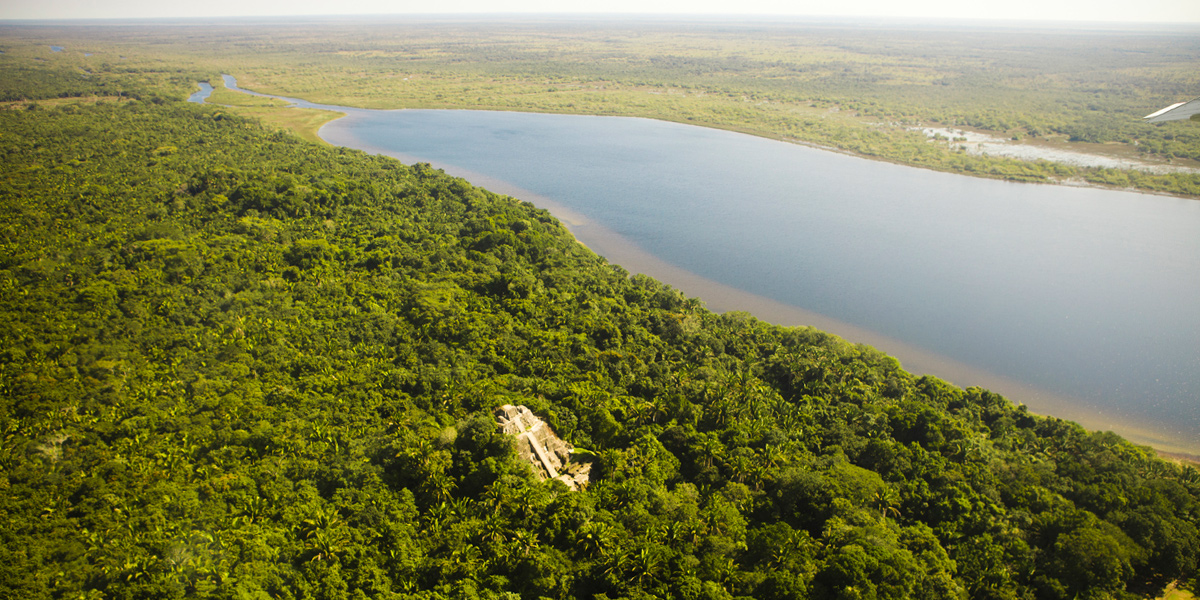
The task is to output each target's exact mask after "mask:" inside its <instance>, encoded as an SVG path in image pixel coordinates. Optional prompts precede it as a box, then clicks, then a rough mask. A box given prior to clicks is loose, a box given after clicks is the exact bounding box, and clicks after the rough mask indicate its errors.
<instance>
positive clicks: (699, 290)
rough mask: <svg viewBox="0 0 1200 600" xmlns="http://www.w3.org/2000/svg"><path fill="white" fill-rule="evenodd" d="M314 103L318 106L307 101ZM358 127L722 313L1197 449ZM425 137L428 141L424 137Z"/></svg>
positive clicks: (1132, 434)
mask: <svg viewBox="0 0 1200 600" xmlns="http://www.w3.org/2000/svg"><path fill="white" fill-rule="evenodd" d="M234 87H236V84H234ZM306 106H311V105H308V104H307V103H306ZM350 112H351V113H352V114H354V115H355V116H354V117H353V118H360V117H361V118H366V115H367V114H368V113H367V111H363V112H358V111H354V110H351V111H350ZM351 124H352V123H347V122H345V121H342V122H339V123H338V126H337V127H333V128H326V129H324V130H323V131H322V137H324V138H325V139H326V141H328V142H329V143H332V144H334V145H340V146H348V147H354V148H358V149H362V150H366V151H369V152H374V153H381V154H388V155H391V156H393V157H395V158H398V159H400V160H402V161H404V162H417V161H421V162H434V164H435V166H437V167H440V168H444V169H445V170H447V172H449V173H451V174H454V175H457V176H461V177H464V178H466V179H468V180H470V181H472V182H473V183H475V184H477V185H480V186H482V187H485V188H487V189H490V190H492V191H496V192H500V193H505V194H508V195H511V196H514V197H518V198H521V199H524V200H528V201H531V202H533V203H534V204H536V205H538V206H540V207H543V208H547V209H549V210H550V211H551V212H552V213H553V214H554V215H555V216H556V217H558V218H559V219H560V220H562V221H563V222H564V223H566V224H567V225H568V227H569V228H570V229H571V231H572V232H573V233H574V234H575V236H576V238H577V239H578V240H579V241H580V242H581V243H584V244H585V245H587V246H588V247H589V248H591V249H592V250H594V251H595V252H597V253H598V254H600V255H602V256H605V257H606V258H607V259H608V260H610V261H611V262H612V263H614V264H619V265H621V266H622V267H624V268H625V269H626V270H628V271H630V272H634V273H638V272H640V273H646V274H647V275H650V276H652V277H654V278H656V279H659V280H661V281H664V282H666V283H669V284H671V285H673V286H675V287H677V288H678V289H681V290H682V291H684V292H685V293H686V294H687V295H689V296H693V297H699V298H701V299H702V300H704V301H705V302H706V303H707V304H708V306H709V308H711V309H713V310H715V311H717V312H725V311H730V310H735V311H738V310H740V311H745V312H749V313H751V314H754V315H755V316H757V317H759V318H761V319H763V320H764V321H768V322H772V323H777V324H781V325H789V326H790V325H804V326H813V327H816V328H818V329H821V330H824V331H828V332H831V333H834V334H836V335H839V336H841V337H843V338H844V339H848V340H853V341H854V342H856V343H862V344H866V345H870V346H873V347H875V348H878V349H880V350H882V351H883V352H886V353H888V354H890V355H893V356H896V357H897V358H899V360H900V361H901V362H902V363H903V365H904V366H905V367H906V368H907V369H908V370H909V371H911V372H914V373H918V374H921V373H929V374H933V375H936V376H938V377H941V378H943V379H946V380H948V381H951V382H953V383H955V384H958V385H961V386H963V387H967V386H979V387H984V388H987V389H991V390H993V391H996V392H998V393H1001V394H1004V395H1005V396H1007V397H1008V398H1010V399H1011V400H1012V401H1014V402H1017V403H1023V404H1026V405H1028V406H1029V407H1030V409H1031V410H1032V411H1033V412H1036V413H1039V414H1053V415H1056V416H1058V417H1061V418H1066V419H1069V420H1073V421H1076V422H1080V423H1082V424H1084V425H1085V426H1086V427H1088V428H1089V429H1096V430H1115V431H1118V432H1119V433H1121V434H1122V435H1124V436H1125V437H1127V438H1129V439H1131V440H1133V441H1135V442H1137V443H1140V444H1145V445H1149V446H1152V447H1155V448H1158V449H1160V450H1162V451H1166V452H1176V453H1184V454H1192V453H1195V452H1196V449H1194V448H1192V447H1190V446H1188V445H1187V444H1186V443H1181V442H1180V441H1178V440H1173V439H1171V438H1170V436H1163V435H1162V434H1161V428H1160V427H1157V426H1156V425H1155V424H1154V423H1151V422H1142V421H1140V420H1139V419H1138V418H1136V417H1132V416H1131V415H1129V414H1122V413H1121V411H1097V410H1095V409H1094V408H1085V405H1086V404H1087V403H1084V402H1080V401H1079V400H1078V399H1076V398H1070V397H1067V396H1063V395H1061V394H1053V393H1048V392H1046V391H1044V390H1040V389H1036V388H1035V387H1033V386H1029V385H1024V384H1021V383H1019V382H1017V381H1015V380H1012V379H1009V378H1005V377H999V376H996V375H994V374H991V373H988V372H987V371H986V370H984V369H979V368H977V367H970V366H968V365H966V364H964V363H961V362H959V361H955V360H952V359H948V358H946V357H944V356H939V355H937V354H935V353H931V352H927V351H923V350H921V349H919V348H917V347H915V346H912V345H910V344H904V343H901V342H898V341H897V340H895V339H889V338H887V337H886V336H880V335H878V334H875V333H873V332H870V331H868V330H866V329H863V328H859V327H854V326H850V325H848V324H846V323H844V322H840V321H837V320H835V319H829V318H827V317H824V316H822V315H818V314H815V313H813V312H811V311H804V310H801V309H797V308H796V307H794V306H788V305H785V304H782V303H779V302H774V301H771V300H769V299H767V298H764V297H762V296H756V295H754V294H750V293H747V292H744V291H742V290H737V289H735V288H733V287H731V286H727V285H723V284H720V283H717V282H715V281H712V280H710V279H706V278H704V277H700V276H697V275H695V274H694V273H692V272H690V271H688V270H686V269H683V268H680V267H678V266H676V265H673V264H670V263H668V262H667V261H665V260H662V259H659V258H657V257H655V256H653V255H651V254H650V253H648V252H645V251H643V250H642V249H641V248H639V247H638V246H637V245H636V244H635V243H633V242H632V241H630V240H628V239H624V238H622V237H621V236H619V235H616V234H615V233H614V232H612V231H611V230H608V229H607V228H605V227H602V226H600V225H599V224H597V223H594V222H589V220H588V219H586V218H584V217H582V216H581V215H579V214H578V213H573V212H570V211H566V210H564V207H562V206H561V205H559V204H557V203H555V202H553V201H551V200H550V199H548V198H545V197H541V196H537V195H536V194H532V193H530V192H528V190H523V189H520V188H517V187H515V186H513V185H512V184H510V183H508V182H505V181H499V180H496V179H494V178H488V177H483V176H480V175H479V174H478V173H473V172H470V171H467V170H464V169H462V168H459V167H457V166H456V165H451V164H438V163H437V162H436V161H430V160H428V159H427V158H426V157H419V156H406V155H402V154H397V153H395V152H392V151H389V150H387V149H386V148H379V147H375V146H372V145H371V144H369V143H366V142H364V141H363V140H362V139H358V138H356V137H355V136H354V135H353V134H350V133H349V131H351V129H352V128H351V127H350V125H351ZM417 135H418V136H420V135H421V134H417Z"/></svg>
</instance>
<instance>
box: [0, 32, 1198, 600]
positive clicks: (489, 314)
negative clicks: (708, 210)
mask: <svg viewBox="0 0 1200 600" xmlns="http://www.w3.org/2000/svg"><path fill="white" fill-rule="evenodd" d="M12 58H13V57H11V56H8V55H7V51H6V54H5V55H0V81H3V82H4V85H5V86H7V87H8V89H10V90H12V89H24V90H26V91H25V92H23V93H22V97H23V98H24V99H26V100H38V99H47V98H57V97H59V96H60V95H61V94H60V92H59V90H62V89H66V88H67V87H70V86H68V85H67V84H63V83H61V82H60V81H59V76H58V75H54V74H47V72H46V71H44V70H41V69H38V68H35V69H27V70H24V71H21V70H19V69H18V68H17V67H14V66H13V65H14V64H20V63H18V61H15V60H10V59H12ZM46 62H47V63H51V62H52V61H46ZM21 68H24V67H21ZM129 70H130V72H129V73H125V74H112V75H110V76H106V77H105V78H103V79H102V78H99V77H97V78H93V79H85V80H83V81H84V82H83V83H81V84H78V86H79V87H78V89H77V91H79V92H80V93H79V94H77V95H78V96H87V95H91V94H95V93H96V92H95V90H96V89H99V87H100V85H101V84H103V88H104V89H105V90H108V91H109V93H107V94H104V96H105V98H107V99H105V98H101V99H98V100H97V101H94V102H92V101H89V102H66V103H63V102H29V101H21V102H14V103H11V104H9V105H7V107H6V109H5V110H0V157H2V163H0V164H2V165H3V166H2V167H0V244H3V249H2V251H0V428H2V429H0V596H3V597H13V598H28V599H31V600H33V599H40V598H131V599H132V598H173V597H212V598H229V599H244V598H364V597H381V598H428V599H434V598H454V599H458V598H463V599H468V598H491V599H514V598H557V599H561V598H598V599H604V598H611V599H616V598H649V597H657V598H679V599H700V598H706V599H707V598H712V599H729V598H734V597H744V598H758V599H776V598H778V599H784V598H817V599H834V598H839V599H840V598H845V599H851V598H861V599H876V598H897V599H899V598H928V599H945V598H995V599H1025V598H1029V599H1032V598H1049V599H1064V600H1065V599H1072V598H1091V599H1102V598H1139V597H1142V596H1143V594H1150V595H1153V594H1155V593H1157V592H1159V591H1161V590H1162V589H1163V587H1164V586H1166V585H1167V584H1168V583H1169V582H1171V581H1179V582H1180V583H1181V584H1182V585H1183V586H1184V587H1189V586H1190V587H1191V588H1192V589H1195V586H1196V585H1197V584H1200V581H1197V575H1198V561H1200V472H1198V471H1197V470H1195V469H1194V468H1191V467H1182V466H1179V465H1176V464H1172V463H1168V462H1165V461H1162V460H1160V459H1158V458H1156V456H1155V454H1154V452H1153V451H1152V450H1151V449H1149V448H1144V447H1137V446H1134V445H1132V444H1129V443H1128V442H1126V441H1124V440H1122V439H1121V438H1119V437H1118V436H1116V435H1114V434H1111V433H1097V432H1089V431H1085V430H1083V429H1082V428H1081V427H1079V426H1077V425H1075V424H1072V423H1069V422H1065V421H1062V420H1059V419H1055V418H1052V417H1044V416H1037V415H1033V414H1030V413H1028V412H1027V411H1026V410H1025V409H1024V407H1021V406H1016V405H1013V404H1012V403H1010V402H1009V401H1007V400H1005V399H1004V398H1002V397H999V396H997V395H996V394H993V393H990V392H988V391H986V390H982V389H978V388H968V389H965V390H964V389H959V388H956V387H953V386H951V385H949V384H947V383H945V382H943V381H940V380H938V379H936V378H932V377H919V378H918V377H914V376H912V375H910V374H908V373H907V372H905V371H904V370H903V369H902V368H901V367H900V365H899V364H898V363H897V362H896V361H895V360H894V359H892V358H889V357H887V356H884V355H882V354H881V353H879V352H877V351H875V350H873V349H871V348H869V347H865V346H861V345H854V344H850V343H847V342H845V341H843V340H840V339H838V338H835V337H833V336H830V335H827V334H824V333H822V332H820V331H816V330H813V329H809V328H783V327H778V326H773V325H769V324H766V323H763V322H760V321H757V320H755V319H754V318H752V317H750V316H748V315H745V314H738V313H728V314H723V315H718V314H714V313H712V312H710V311H707V310H706V309H705V308H704V307H703V306H702V305H701V304H700V303H699V302H698V301H696V300H694V299H690V298H686V297H683V296H682V295H681V294H679V293H678V292H677V291H675V290H672V289H671V288H669V287H667V286H664V285H662V284H660V283H658V282H656V281H654V280H652V279H649V278H646V277H644V276H634V277H631V276H629V274H628V273H626V272H624V271H623V270H622V269H620V268H619V267H616V266H613V265H610V264H608V263H607V262H606V261H605V260H604V259H602V258H600V257H598V256H596V255H595V254H593V253H592V252H590V251H589V250H587V249H586V248H584V247H582V246H581V245H579V244H577V243H575V241H574V240H573V238H572V237H571V235H570V233H569V232H568V231H567V230H566V229H564V228H563V227H562V226H561V225H560V224H559V223H558V222H557V221H555V220H554V219H553V218H552V217H551V216H550V215H549V214H548V213H547V212H546V211H544V210H540V209H537V208H535V207H533V206H531V205H529V204H527V203H524V202H521V201H519V200H516V199H513V198H510V197H506V196H500V195H496V194H493V193H490V192H487V191H485V190H482V189H478V188H475V187H472V186H471V185H469V184H468V183H466V182H465V181H463V180H460V179H455V178H452V177H449V176H447V175H445V174H444V173H442V172H440V171H437V170H434V169H431V168H429V167H428V166H427V165H420V164H418V165H413V166H405V165H403V164H400V163H398V162H396V161H394V160H391V159H386V158H381V157H372V156H368V155H366V154H363V153H360V152H357V151H349V150H345V149H337V148H329V147H326V146H321V145H318V144H314V143H310V142H306V141H303V140H301V139H299V138H297V137H295V136H292V135H289V134H286V133H283V132H279V131H273V130H271V129H269V128H267V127H265V126H263V125H261V124H259V123H258V122H255V121H252V120H248V119H246V118H243V117H239V116H236V115H233V114H230V112H229V111H228V110H227V109H222V108H218V107H207V106H198V105H191V104H186V103H183V102H181V101H179V100H178V99H174V98H175V96H174V94H175V92H176V91H178V90H180V89H182V88H184V87H187V86H185V85H184V81H183V79H185V78H186V77H187V75H188V74H187V73H186V72H176V71H172V70H164V69H158V68H156V67H154V66H153V65H143V66H139V67H136V68H134V67H130V69H129ZM22 82H24V83H22ZM71 85H72V86H74V85H76V84H75V83H71ZM89 86H90V87H89ZM72 89H76V88H72ZM502 404H523V405H526V406H528V407H530V408H531V409H532V410H533V411H535V412H536V413H537V414H538V415H539V416H541V417H543V418H545V419H546V420H547V421H548V422H549V423H550V424H551V425H552V426H553V427H554V429H555V430H556V431H557V432H558V433H559V434H560V435H562V436H563V437H564V438H565V439H567V440H568V441H570V442H572V443H573V444H575V445H577V446H580V447H584V448H587V449H589V450H592V451H593V452H594V455H595V456H594V459H593V460H594V463H593V468H592V478H591V484H590V486H589V487H588V488H587V489H586V490H584V491H581V492H569V491H567V490H566V488H565V487H563V486H562V485H561V484H559V483H555V482H542V481H539V480H538V479H537V478H536V477H534V475H533V474H532V472H531V471H530V470H529V469H528V466H527V465H526V464H523V463H521V462H519V461H518V460H517V458H516V453H515V451H514V448H513V445H512V442H511V440H510V439H508V438H506V437H505V436H503V435H502V434H500V433H499V431H498V430H497V428H496V426H495V424H494V421H493V418H492V410H493V409H494V408H495V407H496V406H499V405H502Z"/></svg>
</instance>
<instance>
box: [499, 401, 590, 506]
mask: <svg viewBox="0 0 1200 600" xmlns="http://www.w3.org/2000/svg"><path fill="white" fill-rule="evenodd" d="M496 423H497V424H498V425H499V426H500V428H501V429H502V430H503V431H504V433H507V434H509V435H511V436H515V437H516V438H517V454H518V455H519V456H520V457H521V458H522V459H523V460H526V461H529V464H530V465H532V466H533V472H534V473H537V474H538V476H539V477H541V478H542V479H557V480H559V481H561V482H563V483H565V484H567V487H569V488H571V489H572V490H578V489H581V488H584V487H587V483H588V473H589V472H590V471H591V470H592V464H591V463H590V462H580V461H575V462H571V451H572V450H574V448H573V447H572V446H571V444H568V443H567V442H564V441H562V440H561V439H559V437H558V436H557V435H554V431H553V430H551V429H550V426H549V425H547V424H546V423H545V421H542V420H541V419H539V418H538V417H537V416H536V415H534V414H533V412H531V411H530V410H529V409H528V408H525V407H524V406H513V405H511V404H505V405H504V406H501V407H500V408H497V409H496Z"/></svg>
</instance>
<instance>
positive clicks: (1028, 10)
mask: <svg viewBox="0 0 1200 600" xmlns="http://www.w3.org/2000/svg"><path fill="white" fill-rule="evenodd" d="M381 15H388V16H393V15H394V16H472V15H474V16H490V17H497V16H513V17H521V16H529V17H533V16H557V15H561V16H572V15H574V16H588V15H596V16H614V17H621V16H626V17H628V16H647V17H706V16H707V17H730V18H754V17H760V18H766V19H776V18H780V19H787V18H806V17H820V18H824V17H832V18H851V19H859V18H872V19H885V20H892V19H899V20H905V19H917V20H921V19H935V20H968V21H1023V22H1082V23H1126V24H1132V23H1168V24H1169V23H1198V24H1200V3H1197V2H1193V1H1191V0H1145V1H1143V2H1140V3H1130V2H1117V1H1105V0H1100V1H1094V2H1089V3H1086V4H1084V3H1081V2H1076V1H1054V0H1041V1H1038V0H1014V1H1013V2H1008V3H1003V4H1001V3H975V4H968V3H961V2H957V1H951V0H914V1H913V2H908V3H904V4H903V5H897V4H896V3H894V2H890V1H888V0H863V1H860V2H855V3H835V2H828V1H825V0H822V1H816V0H801V1H799V2H786V1H779V0H746V1H745V2H739V3H737V4H736V5H734V4H729V3H724V2H716V1H713V0H701V1H693V2H685V1H683V0H610V1H607V2H603V3H601V2H590V1H589V2H577V3H572V4H570V5H567V6H564V5H563V4H561V3H555V2H548V1H544V0H501V1H499V2H488V1H486V0H446V1H445V2H440V3H438V4H436V5H433V4H430V3H424V2H404V1H402V2H389V1H386V0H347V1H345V2H339V3H337V4H330V3H327V2H321V1H316V0H295V1H290V2H284V1H280V0H239V1H235V0H213V1H210V2H206V3H180V4H166V3H160V2H157V1H156V0H155V1H151V0H127V1H123V2H112V3H96V2H91V1H90V0H45V1H41V2H34V1H31V0H19V1H15V2H13V1H8V2H0V21H12V20H94V19H210V18H228V17H265V18H270V17H305V16H307V17H318V16H320V17H362V16H381Z"/></svg>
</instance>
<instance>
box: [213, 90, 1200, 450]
mask: <svg viewBox="0 0 1200 600" xmlns="http://www.w3.org/2000/svg"><path fill="white" fill-rule="evenodd" d="M230 83H232V82H230ZM231 87H232V86H231ZM302 105H306V106H315V105H311V104H308V103H302ZM323 108H335V107H323ZM336 108H337V110H340V111H342V112H345V113H347V117H346V118H343V119H339V120H337V121H333V122H331V123H329V124H327V125H326V126H325V127H324V128H323V129H322V130H321V135H322V137H323V138H325V139H326V140H328V141H330V142H331V143H335V144H339V145H347V146H352V147H358V148H362V149H366V150H369V151H374V152H384V153H388V154H392V155H396V156H400V157H402V158H406V159H408V160H409V161H410V162H411V161H415V160H421V161H427V162H431V163H433V164H434V165H435V166H439V167H442V168H445V169H447V171H449V172H452V173H455V174H461V175H464V176H467V178H468V179H472V180H474V181H475V182H476V183H479V184H481V185H484V186H485V187H490V188H493V189H495V188H497V187H498V188H501V189H500V190H497V191H502V192H504V193H512V194H514V195H521V196H524V197H526V199H530V200H532V201H533V202H534V203H535V204H539V203H540V204H543V205H548V207H549V208H551V210H552V212H555V213H556V214H558V215H559V216H560V217H562V218H564V220H565V221H566V222H567V223H568V224H570V225H571V226H572V230H573V231H574V232H575V233H576V235H577V237H579V238H580V240H581V241H583V242H584V243H587V244H588V245H589V246H592V247H593V248H596V249H597V250H598V251H599V252H600V253H601V254H604V255H606V256H609V257H610V258H611V259H613V260H614V262H618V263H620V264H622V265H623V266H625V267H626V268H628V269H630V270H632V271H642V272H647V273H648V274H650V275H653V276H656V277H659V278H660V279H663V280H664V281H667V282H668V283H673V284H676V285H679V286H680V287H682V288H683V289H684V291H686V292H689V293H692V294H695V295H699V296H700V297H701V298H702V299H705V300H706V301H708V302H709V304H710V306H713V307H714V308H717V309H720V310H730V309H742V310H748V311H750V312H752V313H755V314H760V316H763V317H764V318H766V319H767V320H772V321H789V320H791V321H796V322H804V321H806V320H809V321H812V322H814V324H816V325H818V326H823V328H828V329H831V330H832V331H833V332H835V333H839V334H841V335H843V336H845V337H847V338H848V339H850V340H851V341H863V342H866V343H872V344H873V345H878V346H879V347H881V349H883V350H885V351H888V352H891V353H894V354H896V355H898V356H899V357H900V358H901V360H902V361H903V362H904V364H905V365H906V366H907V367H910V368H911V369H913V370H915V371H917V372H932V373H934V374H936V375H939V376H942V377H944V378H946V379H949V380H951V381H953V382H955V383H957V384H960V385H975V384H980V385H984V386H985V387H990V388H992V389H996V390H997V391H1000V392H1002V393H1005V394H1006V395H1007V396H1009V397H1010V399H1012V400H1014V401H1017V402H1024V403H1026V404H1028V405H1029V406H1030V408H1031V409H1033V410H1034V411H1037V412H1043V413H1050V414H1055V415H1058V416H1063V417H1066V418H1071V419H1074V420H1079V421H1081V422H1083V423H1084V424H1085V425H1087V426H1089V427H1092V428H1101V429H1113V430H1116V431H1118V432H1120V433H1122V434H1124V435H1126V436H1128V437H1130V438H1131V439H1134V440H1135V441H1139V442H1143V443H1153V444H1154V445H1156V446H1157V447H1159V448H1163V449H1167V450H1172V451H1183V452H1189V453H1192V454H1200V202H1198V201H1195V200H1187V199H1180V198H1172V197H1165V196H1153V195H1147V194H1138V193H1131V192H1120V191H1112V190H1101V189H1094V188H1082V187H1068V186H1055V185H1035V184H1020V183H1009V182H1003V181H995V180H987V179H978V178H972V177H966V176H961V175H952V174H946V173H940V172H934V171H928V170H923V169H916V168H911V167H904V166H899V165H894V164H889V163H884V162H877V161H870V160H865V159H861V158H856V157H851V156H846V155H842V154H837V153H833V152H828V151H823V150H817V149H813V148H807V147H803V146H799V145H795V144H789V143H784V142H778V141H772V140H768V139H763V138H758V137H753V136H748V135H743V134H738V133H732V132H727V131H721V130H715V129H708V128H701V127H694V126H688V125H681V124H676V123H667V122H661V121H653V120H647V119H634V118H620V117H588V116H573V115H553V114H529V113H512V112H487V111H437V110H402V111H367V110H358V109H347V108H341V107H336ZM621 257H625V259H627V260H624V259H622V258H621ZM710 296H711V297H710ZM760 308H761V309H762V310H759V309H760ZM789 308H796V309H797V310H795V311H793V312H792V313H790V314H791V315H793V317H792V318H789V317H788V316H787V315H788V314H789V313H788V312H787V311H788V309H789ZM772 311H774V312H772ZM804 311H810V312H804ZM764 312H765V313H767V314H763V313H764ZM811 313H817V315H820V316H815V315H811ZM775 315H778V317H776V318H773V316H775ZM796 315H800V316H796ZM803 315H809V316H812V317H813V318H812V319H804V318H803Z"/></svg>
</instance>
